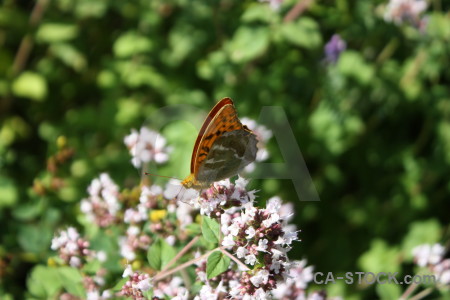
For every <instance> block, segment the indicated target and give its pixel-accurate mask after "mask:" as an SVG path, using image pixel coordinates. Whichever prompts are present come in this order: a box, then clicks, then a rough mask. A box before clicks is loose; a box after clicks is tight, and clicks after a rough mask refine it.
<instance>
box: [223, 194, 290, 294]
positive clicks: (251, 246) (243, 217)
mask: <svg viewBox="0 0 450 300" xmlns="http://www.w3.org/2000/svg"><path fill="white" fill-rule="evenodd" d="M281 207H282V205H281V201H280V200H279V199H278V198H272V199H270V200H269V201H268V202H267V206H266V208H264V209H261V208H256V207H254V206H253V203H252V202H249V203H247V204H245V205H244V211H243V212H235V213H230V214H223V215H222V218H221V223H222V233H223V234H224V239H223V241H222V246H224V247H225V248H227V249H229V250H231V251H232V252H233V253H235V254H236V256H237V258H239V259H241V260H243V261H244V263H245V265H248V266H251V267H252V269H251V270H250V271H247V272H244V273H242V276H241V277H240V279H239V282H238V283H233V285H234V286H235V287H236V288H233V289H232V290H231V291H230V296H231V297H232V298H236V299H248V298H249V297H250V298H255V299H260V298H263V297H264V295H266V294H267V295H268V293H269V292H270V291H271V290H273V289H275V288H276V285H277V281H282V280H284V278H286V277H287V276H288V275H289V272H290V269H291V268H292V267H293V263H292V262H289V260H288V258H287V252H288V251H289V250H290V249H291V247H290V245H291V244H292V242H293V241H295V240H297V239H298V238H297V231H295V230H292V229H293V228H292V227H289V226H287V224H286V222H285V221H284V220H283V217H286V218H288V217H289V215H286V216H282V215H280V212H281Z"/></svg>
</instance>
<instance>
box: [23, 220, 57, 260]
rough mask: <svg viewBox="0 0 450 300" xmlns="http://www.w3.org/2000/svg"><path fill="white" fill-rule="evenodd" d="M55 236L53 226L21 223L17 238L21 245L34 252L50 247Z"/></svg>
mask: <svg viewBox="0 0 450 300" xmlns="http://www.w3.org/2000/svg"><path fill="white" fill-rule="evenodd" d="M52 236H53V228H51V227H49V226H44V225H43V224H21V226H20V229H19V236H18V237H17V240H18V242H19V244H20V246H21V247H22V248H23V249H24V250H25V251H29V252H32V253H39V252H41V251H45V250H46V249H48V247H49V244H50V241H51V239H52Z"/></svg>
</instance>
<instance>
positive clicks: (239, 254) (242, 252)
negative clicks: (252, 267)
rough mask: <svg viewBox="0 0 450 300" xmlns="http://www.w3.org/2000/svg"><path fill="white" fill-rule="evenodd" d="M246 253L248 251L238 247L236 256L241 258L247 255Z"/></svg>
mask: <svg viewBox="0 0 450 300" xmlns="http://www.w3.org/2000/svg"><path fill="white" fill-rule="evenodd" d="M247 253H248V250H247V249H246V248H244V247H239V248H238V249H237V250H236V255H237V257H238V258H243V257H244V256H246V255H247Z"/></svg>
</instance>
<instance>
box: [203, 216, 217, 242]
mask: <svg viewBox="0 0 450 300" xmlns="http://www.w3.org/2000/svg"><path fill="white" fill-rule="evenodd" d="M202 234H203V237H204V238H205V239H206V240H207V241H209V242H213V243H219V235H220V226H219V223H217V221H216V220H214V219H211V218H209V217H206V216H204V217H203V218H202Z"/></svg>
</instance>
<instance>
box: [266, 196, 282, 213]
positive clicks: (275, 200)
mask: <svg viewBox="0 0 450 300" xmlns="http://www.w3.org/2000/svg"><path fill="white" fill-rule="evenodd" d="M280 208H281V198H280V197H278V196H275V197H272V198H270V199H269V200H267V204H266V211H267V212H269V213H271V214H273V213H278V212H279V210H280Z"/></svg>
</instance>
